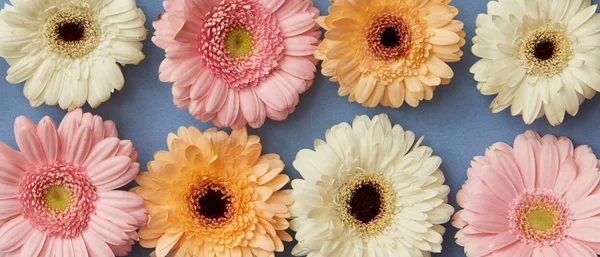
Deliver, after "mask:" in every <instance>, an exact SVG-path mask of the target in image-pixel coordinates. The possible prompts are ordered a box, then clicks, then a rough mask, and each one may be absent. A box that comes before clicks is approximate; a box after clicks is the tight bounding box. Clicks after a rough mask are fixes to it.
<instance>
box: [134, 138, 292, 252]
mask: <svg viewBox="0 0 600 257" xmlns="http://www.w3.org/2000/svg"><path fill="white" fill-rule="evenodd" d="M167 140H168V145H169V150H168V151H159V152H157V153H156V154H155V155H154V160H153V161H151V162H150V163H149V164H148V169H149V171H148V172H144V173H141V174H140V175H139V176H138V178H137V179H136V181H137V182H138V183H139V184H140V186H139V187H136V188H134V189H132V191H133V192H136V193H137V194H139V195H140V196H142V197H143V198H144V199H145V200H146V207H147V208H148V211H149V213H150V222H149V223H148V226H147V227H145V228H143V229H141V230H140V243H141V244H142V246H144V247H155V248H156V252H155V254H156V256H157V257H165V256H224V257H233V256H273V252H274V251H277V252H281V251H283V243H282V241H291V240H292V238H291V236H290V235H288V234H287V233H286V232H285V229H287V228H288V222H287V221H286V218H287V217H289V212H288V206H289V205H290V204H292V201H293V200H292V197H291V196H290V195H289V192H287V191H278V190H279V189H281V188H282V187H283V186H284V185H285V184H287V182H288V181H289V178H288V177H287V176H286V175H283V174H280V172H281V171H282V170H283V167H284V164H283V162H282V161H281V160H280V159H279V156H278V155H276V154H265V155H262V156H261V150H262V146H261V144H260V143H259V141H260V139H259V138H258V137H256V136H249V135H248V134H247V133H246V130H245V129H241V130H235V131H233V132H232V133H231V135H228V134H227V133H225V132H223V131H218V130H216V129H209V130H207V131H204V132H200V131H199V130H198V129H196V128H194V127H190V128H183V127H182V128H180V129H179V132H178V133H177V135H175V134H170V135H169V137H168V139H167Z"/></svg>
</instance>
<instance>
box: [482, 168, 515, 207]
mask: <svg viewBox="0 0 600 257" xmlns="http://www.w3.org/2000/svg"><path fill="white" fill-rule="evenodd" d="M480 177H481V179H482V180H483V182H484V183H485V184H486V185H487V187H488V188H489V189H490V191H492V192H493V193H494V194H495V195H496V196H497V197H498V198H499V199H500V200H502V201H503V202H505V203H507V204H509V203H511V202H512V200H513V199H515V198H516V197H517V195H518V192H517V190H516V189H515V186H514V185H513V184H512V182H511V181H510V179H508V177H507V176H506V175H505V174H504V173H503V172H501V171H499V170H497V169H496V168H495V167H493V166H484V167H483V170H482V172H481V174H480Z"/></svg>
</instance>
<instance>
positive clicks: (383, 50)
mask: <svg viewBox="0 0 600 257" xmlns="http://www.w3.org/2000/svg"><path fill="white" fill-rule="evenodd" d="M366 33H367V34H366V38H367V44H368V47H369V49H370V51H371V55H372V56H373V58H374V59H377V60H395V59H397V58H401V57H404V55H405V54H406V53H407V52H408V50H409V48H410V42H411V31H410V27H409V25H408V24H407V23H406V21H405V20H404V19H402V18H401V17H397V16H392V15H383V16H381V17H379V18H376V19H374V20H373V22H372V23H371V24H370V26H369V28H368V29H367V32H366Z"/></svg>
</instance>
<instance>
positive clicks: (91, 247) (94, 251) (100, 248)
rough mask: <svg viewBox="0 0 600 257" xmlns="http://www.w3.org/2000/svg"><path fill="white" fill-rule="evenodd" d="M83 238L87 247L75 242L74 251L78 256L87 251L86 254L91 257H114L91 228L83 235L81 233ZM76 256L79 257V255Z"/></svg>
mask: <svg viewBox="0 0 600 257" xmlns="http://www.w3.org/2000/svg"><path fill="white" fill-rule="evenodd" d="M81 237H82V238H83V243H85V245H81V244H80V242H79V241H76V240H74V241H73V242H74V244H73V246H74V247H73V249H75V253H76V254H77V253H79V252H83V250H85V251H86V254H87V255H89V256H90V257H96V256H113V255H114V253H113V252H112V250H111V249H110V247H108V245H107V244H106V242H105V241H103V240H101V239H100V238H99V237H98V236H96V235H95V234H94V233H93V232H92V229H91V228H88V229H86V230H84V231H83V233H81ZM76 256H77V257H79V255H76Z"/></svg>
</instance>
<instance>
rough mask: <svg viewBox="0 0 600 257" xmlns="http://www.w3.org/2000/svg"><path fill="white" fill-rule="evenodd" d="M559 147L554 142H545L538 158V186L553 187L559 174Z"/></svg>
mask: <svg viewBox="0 0 600 257" xmlns="http://www.w3.org/2000/svg"><path fill="white" fill-rule="evenodd" d="M559 161H560V160H559V155H558V149H556V146H555V145H554V144H553V143H545V144H544V145H543V146H542V152H541V154H540V158H539V159H538V165H537V167H538V168H537V174H536V180H537V182H536V185H537V188H547V189H553V188H554V184H555V182H556V177H557V176H558V167H559V164H560V163H559Z"/></svg>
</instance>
